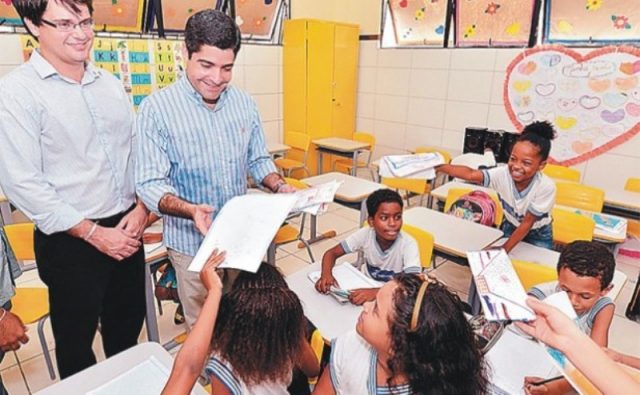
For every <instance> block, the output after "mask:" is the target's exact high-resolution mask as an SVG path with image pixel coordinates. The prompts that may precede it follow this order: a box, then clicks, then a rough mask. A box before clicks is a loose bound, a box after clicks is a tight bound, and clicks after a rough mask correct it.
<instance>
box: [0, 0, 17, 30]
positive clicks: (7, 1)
mask: <svg viewBox="0 0 640 395" xmlns="http://www.w3.org/2000/svg"><path fill="white" fill-rule="evenodd" d="M0 24H2V25H11V26H22V20H21V19H20V15H18V12H17V11H16V9H15V8H13V4H11V0H0Z"/></svg>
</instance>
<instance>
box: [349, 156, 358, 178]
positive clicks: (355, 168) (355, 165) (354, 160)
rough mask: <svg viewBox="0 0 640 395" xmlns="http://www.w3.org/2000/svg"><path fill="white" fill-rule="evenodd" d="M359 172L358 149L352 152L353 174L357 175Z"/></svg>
mask: <svg viewBox="0 0 640 395" xmlns="http://www.w3.org/2000/svg"><path fill="white" fill-rule="evenodd" d="M357 174H358V151H353V154H351V175H352V176H354V177H356V176H357Z"/></svg>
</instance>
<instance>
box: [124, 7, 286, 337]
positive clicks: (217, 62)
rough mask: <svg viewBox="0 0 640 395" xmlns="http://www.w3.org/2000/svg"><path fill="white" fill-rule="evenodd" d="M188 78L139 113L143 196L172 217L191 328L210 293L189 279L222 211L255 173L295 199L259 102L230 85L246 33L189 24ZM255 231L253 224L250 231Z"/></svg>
mask: <svg viewBox="0 0 640 395" xmlns="http://www.w3.org/2000/svg"><path fill="white" fill-rule="evenodd" d="M185 42H186V49H187V54H188V57H187V64H186V75H185V77H183V78H181V79H180V80H178V81H177V82H176V83H174V84H173V85H171V86H169V87H167V88H165V89H163V90H160V91H158V92H155V93H154V94H152V95H151V96H149V97H147V98H146V99H145V100H144V101H143V102H142V104H141V106H140V111H139V113H138V122H137V128H138V136H139V138H140V140H139V144H138V157H137V161H138V164H137V171H136V188H137V192H138V194H139V195H140V196H141V198H142V200H143V201H144V202H145V204H146V205H147V207H149V209H150V210H152V211H154V212H156V213H159V214H164V217H163V218H164V241H165V244H166V246H167V248H168V250H169V259H170V260H171V262H172V264H173V266H174V267H175V269H176V276H177V280H178V294H179V296H180V301H181V303H182V306H183V308H184V313H185V318H186V321H187V325H188V327H189V328H191V327H192V326H193V324H194V322H195V320H196V318H197V317H198V313H199V312H200V309H201V306H202V303H203V301H204V298H205V296H206V290H205V289H204V287H203V286H202V284H201V282H200V280H199V278H198V274H197V273H192V272H188V271H187V267H188V266H189V264H190V262H191V260H192V259H193V256H194V255H195V254H196V252H197V250H198V247H199V246H200V244H201V242H202V240H203V238H204V235H205V234H206V232H207V230H208V229H209V226H210V225H211V222H212V216H213V215H214V211H216V210H219V209H220V208H222V206H223V205H224V204H225V203H226V202H227V201H228V200H229V199H231V198H233V197H235V196H238V195H242V194H244V193H246V190H247V172H248V174H249V175H250V176H251V177H252V179H253V180H255V181H256V182H260V183H261V184H262V185H264V186H265V187H267V188H269V189H270V190H272V191H273V192H290V191H291V190H292V189H291V188H290V187H289V186H287V185H286V184H285V182H284V180H283V179H282V177H281V176H280V175H279V174H278V173H277V172H276V168H275V165H274V163H273V161H272V160H271V157H270V156H269V154H268V152H267V149H266V144H265V139H264V133H263V130H262V124H261V121H260V116H259V113H258V109H257V107H256V104H255V102H254V101H253V100H252V99H251V97H250V96H249V95H248V94H246V93H244V92H242V91H240V90H239V89H237V88H236V87H234V86H231V85H229V82H230V81H231V74H232V69H233V65H234V61H235V58H236V55H237V53H238V50H239V49H240V30H239V29H238V27H237V26H236V24H235V23H234V22H233V20H232V19H231V18H230V17H229V16H227V15H225V14H223V13H222V12H219V11H215V10H204V11H200V12H198V13H196V14H194V15H193V16H192V17H190V18H189V20H188V21H187V26H186V31H185ZM247 225H249V226H250V224H247Z"/></svg>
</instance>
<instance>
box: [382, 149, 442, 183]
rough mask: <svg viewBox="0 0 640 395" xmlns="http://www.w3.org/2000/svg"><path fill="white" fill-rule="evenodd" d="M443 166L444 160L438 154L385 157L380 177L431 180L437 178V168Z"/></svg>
mask: <svg viewBox="0 0 640 395" xmlns="http://www.w3.org/2000/svg"><path fill="white" fill-rule="evenodd" d="M442 164H444V159H443V158H442V155H440V154H439V153H437V152H433V153H424V154H415V155H389V156H383V157H382V160H381V161H380V175H381V176H382V177H396V178H404V177H407V178H421V179H427V180H431V179H433V178H435V177H436V171H435V167H436V166H439V165H442Z"/></svg>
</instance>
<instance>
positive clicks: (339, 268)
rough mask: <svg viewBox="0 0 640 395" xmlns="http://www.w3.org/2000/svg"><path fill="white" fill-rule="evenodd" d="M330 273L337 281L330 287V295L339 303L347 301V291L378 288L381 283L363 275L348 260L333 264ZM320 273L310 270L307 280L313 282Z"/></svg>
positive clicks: (318, 277)
mask: <svg viewBox="0 0 640 395" xmlns="http://www.w3.org/2000/svg"><path fill="white" fill-rule="evenodd" d="M332 273H333V277H334V278H335V279H336V281H337V282H338V286H337V287H331V291H330V295H331V296H333V297H334V298H336V300H337V301H338V302H340V303H347V302H348V301H349V299H348V298H349V292H350V291H351V290H353V289H358V288H380V287H381V286H382V285H383V283H381V282H379V281H376V280H374V279H372V278H369V277H367V276H365V275H364V274H363V273H362V272H360V271H359V270H358V269H356V268H355V267H353V265H352V264H350V263H348V262H344V263H343V264H341V265H336V266H334V268H333V271H332ZM321 274H322V273H321V271H320V270H316V271H313V272H310V273H309V274H308V277H309V280H311V282H312V283H314V284H315V283H316V282H318V280H319V279H320V276H321Z"/></svg>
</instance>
